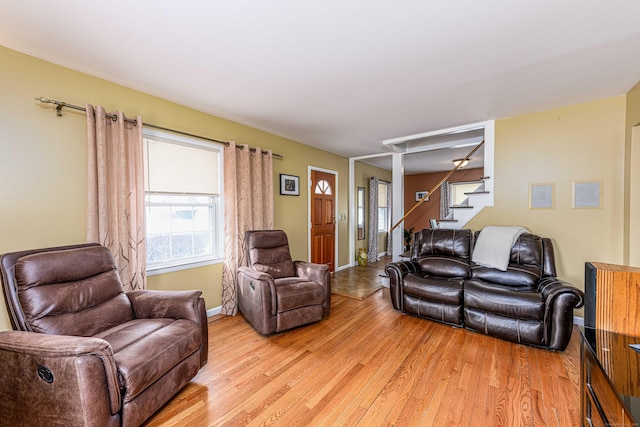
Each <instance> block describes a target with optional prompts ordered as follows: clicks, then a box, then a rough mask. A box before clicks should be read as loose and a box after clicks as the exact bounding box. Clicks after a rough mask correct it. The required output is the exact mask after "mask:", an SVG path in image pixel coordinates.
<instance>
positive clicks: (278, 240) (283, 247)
mask: <svg viewBox="0 0 640 427" xmlns="http://www.w3.org/2000/svg"><path fill="white" fill-rule="evenodd" d="M245 244H246V247H247V262H248V264H249V267H251V268H253V269H254V270H257V271H261V272H263V273H267V274H269V275H270V276H271V277H273V278H274V279H280V278H283V277H292V276H295V275H296V274H295V268H294V264H293V259H292V258H291V252H290V251H289V240H288V239H287V235H286V233H285V232H284V231H282V230H251V231H247V232H246V233H245Z"/></svg>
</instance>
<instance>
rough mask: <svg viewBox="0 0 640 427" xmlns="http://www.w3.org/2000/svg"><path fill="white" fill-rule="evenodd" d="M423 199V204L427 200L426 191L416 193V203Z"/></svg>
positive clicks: (427, 194) (427, 193)
mask: <svg viewBox="0 0 640 427" xmlns="http://www.w3.org/2000/svg"><path fill="white" fill-rule="evenodd" d="M424 197H426V198H427V199H426V200H425V202H426V201H428V200H429V192H428V191H416V202H419V201H420V200H422V199H423V198H424Z"/></svg>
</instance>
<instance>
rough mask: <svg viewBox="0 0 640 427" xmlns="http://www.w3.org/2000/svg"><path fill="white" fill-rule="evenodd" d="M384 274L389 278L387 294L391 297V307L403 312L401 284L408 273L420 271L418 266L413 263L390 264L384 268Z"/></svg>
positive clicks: (399, 262)
mask: <svg viewBox="0 0 640 427" xmlns="http://www.w3.org/2000/svg"><path fill="white" fill-rule="evenodd" d="M384 271H385V273H387V276H389V293H390V295H391V305H393V308H395V309H396V310H400V311H402V310H403V298H402V297H403V295H404V289H403V283H404V276H406V275H407V274H409V273H417V272H418V271H420V265H419V264H418V263H417V262H415V261H398V262H390V263H388V264H387V265H386V266H385V267H384Z"/></svg>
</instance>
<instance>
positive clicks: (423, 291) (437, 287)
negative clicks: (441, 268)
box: [404, 273, 463, 305]
mask: <svg viewBox="0 0 640 427" xmlns="http://www.w3.org/2000/svg"><path fill="white" fill-rule="evenodd" d="M462 283H463V281H462V280H461V279H443V278H439V277H433V276H428V275H422V274H419V273H417V274H414V273H412V274H408V275H407V276H406V277H405V279H404V293H405V295H410V296H413V297H417V298H420V299H422V300H426V301H438V302H442V303H445V304H455V305H458V304H461V303H462V293H463V288H462Z"/></svg>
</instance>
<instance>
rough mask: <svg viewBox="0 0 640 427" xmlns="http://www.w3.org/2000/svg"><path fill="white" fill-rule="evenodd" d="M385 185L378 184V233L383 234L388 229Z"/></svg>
mask: <svg viewBox="0 0 640 427" xmlns="http://www.w3.org/2000/svg"><path fill="white" fill-rule="evenodd" d="M387 185H388V184H386V183H384V184H382V183H380V184H378V231H379V232H385V231H387V230H388V229H389V209H388V207H387Z"/></svg>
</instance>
